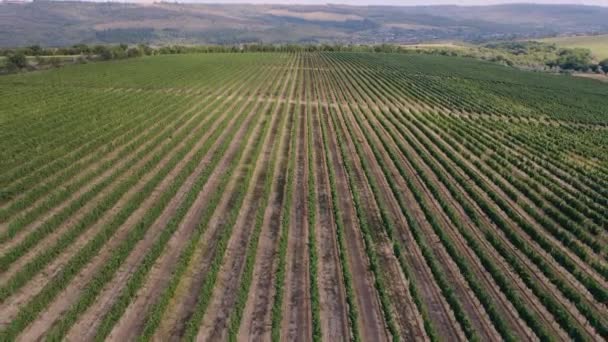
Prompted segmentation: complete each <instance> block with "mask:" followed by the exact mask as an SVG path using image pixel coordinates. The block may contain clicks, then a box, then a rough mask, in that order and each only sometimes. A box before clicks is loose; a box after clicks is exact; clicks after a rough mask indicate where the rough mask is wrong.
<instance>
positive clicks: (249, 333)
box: [238, 113, 294, 341]
mask: <svg viewBox="0 0 608 342" xmlns="http://www.w3.org/2000/svg"><path fill="white" fill-rule="evenodd" d="M285 114H286V115H287V116H288V117H287V119H286V121H287V123H286V127H285V128H284V136H283V139H282V141H281V147H280V149H281V152H280V157H279V158H280V159H279V161H278V164H277V171H276V172H275V176H274V177H273V179H274V181H273V185H272V188H271V197H270V201H269V204H268V206H267V207H266V210H265V212H264V222H263V224H262V230H261V233H260V242H259V246H258V252H257V257H256V262H255V266H254V269H253V280H252V283H251V288H250V291H249V297H248V299H247V304H246V306H245V309H244V312H243V319H242V322H241V327H240V329H239V335H238V340H239V341H265V340H269V339H270V330H271V329H270V327H271V324H272V323H271V312H272V298H273V297H274V282H275V281H276V279H275V277H274V275H275V274H276V262H275V261H276V258H275V256H276V253H277V252H278V249H277V247H278V242H279V236H280V233H281V231H280V227H281V214H282V210H281V209H282V208H283V199H284V198H283V197H284V193H285V191H284V189H285V184H286V179H285V178H286V177H285V175H286V174H287V163H288V161H289V155H290V144H289V141H290V140H291V136H290V134H289V133H290V132H291V130H292V127H293V122H294V115H293V114H292V115H288V114H287V113H285Z"/></svg>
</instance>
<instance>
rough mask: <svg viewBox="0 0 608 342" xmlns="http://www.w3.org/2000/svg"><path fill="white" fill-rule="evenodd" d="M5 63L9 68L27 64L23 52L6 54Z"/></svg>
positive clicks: (18, 67) (20, 67) (21, 67)
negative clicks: (6, 59)
mask: <svg viewBox="0 0 608 342" xmlns="http://www.w3.org/2000/svg"><path fill="white" fill-rule="evenodd" d="M7 65H8V67H9V68H16V69H23V68H25V67H26V66H27V58H25V55H24V54H23V53H15V54H13V55H10V56H8V62H7Z"/></svg>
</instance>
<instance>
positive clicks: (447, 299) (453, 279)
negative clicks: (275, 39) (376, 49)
mask: <svg viewBox="0 0 608 342" xmlns="http://www.w3.org/2000/svg"><path fill="white" fill-rule="evenodd" d="M0 93H1V94H2V96H1V97H0V135H1V138H0V340H2V341H6V340H22V341H32V340H40V339H45V340H70V341H90V340H105V339H107V340H114V341H125V340H134V339H140V340H162V341H164V340H233V341H234V340H256V341H258V340H264V341H266V340H275V341H279V340H289V341H291V340H298V341H300V340H302V341H308V340H324V341H340V340H356V341H361V340H362V341H384V340H408V341H413V340H433V341H464V340H482V341H497V340H506V341H522V340H525V341H527V340H530V341H533V340H543V341H552V340H580V341H599V340H606V339H608V308H607V305H608V247H607V246H608V153H606V151H607V150H608V109H607V108H608V96H607V95H608V85H607V84H603V83H600V82H596V81H593V80H587V79H577V78H571V77H565V76H557V75H548V74H540V73H530V72H523V71H517V70H515V69H510V68H507V67H503V66H500V65H496V64H491V63H485V62H480V61H476V60H473V59H463V58H458V57H444V56H427V55H407V54H384V53H351V52H342V53H338V52H331V53H329V52H327V53H321V52H297V53H234V54H228V53H225V54H212V53H209V54H191V55H175V56H169V55H165V56H155V57H142V58H136V59H130V60H123V61H111V62H99V63H91V64H86V65H72V66H68V67H65V68H62V69H57V70H47V71H40V72H32V73H24V74H15V75H8V76H2V77H0Z"/></svg>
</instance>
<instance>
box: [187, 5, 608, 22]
mask: <svg viewBox="0 0 608 342" xmlns="http://www.w3.org/2000/svg"><path fill="white" fill-rule="evenodd" d="M179 2H197V3H256V4H309V5H313V4H314V5H318V4H327V3H333V4H346V5H362V6H364V5H393V6H397V5H401V6H417V5H446V4H449V5H462V6H471V5H473V6H478V5H494V4H504V3H522V2H527V3H542V4H579V5H597V6H608V0H376V1H371V0H296V1H287V0H181V1H179ZM607 20H608V19H607Z"/></svg>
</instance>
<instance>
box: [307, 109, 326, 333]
mask: <svg viewBox="0 0 608 342" xmlns="http://www.w3.org/2000/svg"><path fill="white" fill-rule="evenodd" d="M306 118H307V120H306V122H307V126H306V127H307V128H306V131H307V136H308V146H307V148H308V195H307V200H308V258H309V263H308V265H309V273H310V307H311V311H312V339H313V341H321V339H322V338H323V335H322V334H321V313H320V308H319V304H320V299H319V286H318V284H317V272H318V265H319V257H318V255H317V244H316V237H315V225H316V208H317V203H316V194H315V166H314V160H313V155H312V151H313V136H312V122H311V121H312V113H311V111H310V102H309V101H308V99H307V101H306Z"/></svg>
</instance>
